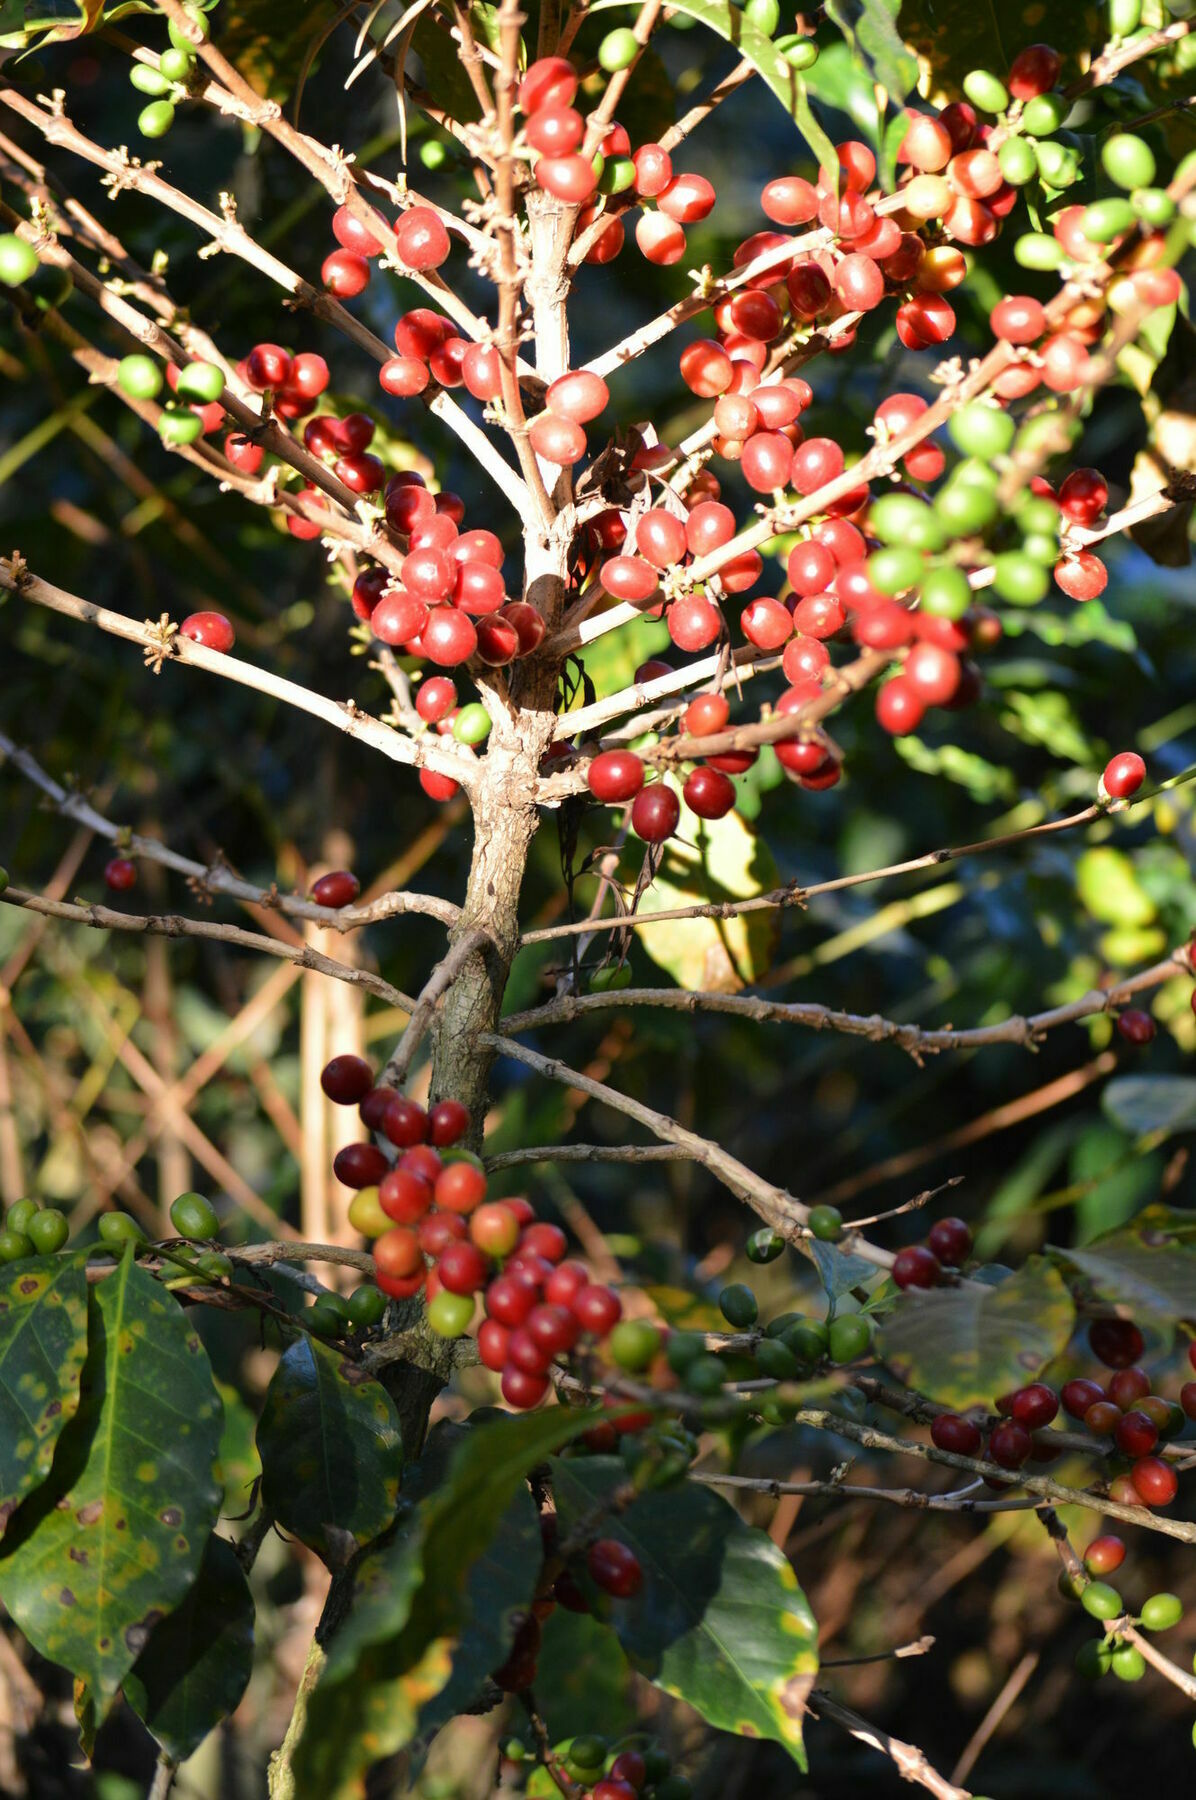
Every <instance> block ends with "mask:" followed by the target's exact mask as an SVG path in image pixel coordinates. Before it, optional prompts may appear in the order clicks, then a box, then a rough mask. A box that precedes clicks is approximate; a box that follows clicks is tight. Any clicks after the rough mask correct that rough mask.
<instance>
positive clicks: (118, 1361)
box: [0, 1254, 220, 1713]
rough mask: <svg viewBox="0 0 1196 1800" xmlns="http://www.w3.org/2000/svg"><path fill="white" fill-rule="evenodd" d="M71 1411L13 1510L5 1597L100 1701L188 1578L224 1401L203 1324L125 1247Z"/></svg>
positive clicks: (92, 1311) (204, 1533)
mask: <svg viewBox="0 0 1196 1800" xmlns="http://www.w3.org/2000/svg"><path fill="white" fill-rule="evenodd" d="M88 1325H89V1331H88V1352H87V1361H86V1363H85V1365H84V1369H83V1378H82V1399H81V1403H80V1406H79V1410H78V1412H77V1413H76V1415H75V1417H74V1418H73V1419H72V1420H71V1422H70V1424H69V1425H67V1426H66V1428H65V1429H64V1430H63V1432H62V1435H61V1437H60V1438H59V1440H58V1448H57V1450H56V1452H55V1455H54V1463H53V1467H52V1468H51V1470H50V1474H49V1476H48V1478H47V1479H46V1481H45V1482H43V1484H42V1486H41V1487H40V1488H38V1489H37V1491H36V1492H35V1493H34V1494H32V1495H31V1496H30V1497H29V1499H28V1500H26V1502H25V1503H24V1505H23V1506H22V1507H20V1509H19V1510H18V1511H17V1513H16V1514H15V1515H14V1517H13V1519H12V1522H11V1524H10V1525H9V1528H8V1532H7V1535H6V1536H5V1539H4V1543H3V1547H2V1550H3V1554H2V1555H0V1596H2V1597H3V1599H4V1603H5V1605H6V1606H7V1607H8V1609H9V1611H10V1612H11V1614H12V1616H13V1618H14V1619H15V1620H16V1623H17V1624H18V1626H19V1627H20V1629H21V1630H22V1631H23V1632H24V1633H25V1636H26V1637H27V1638H28V1639H29V1641H30V1642H31V1643H32V1644H33V1646H34V1648H35V1649H37V1650H39V1651H40V1652H41V1654H42V1655H43V1656H46V1657H49V1658H50V1660H51V1661H53V1662H57V1663H61V1664H62V1665H63V1666H64V1667H65V1668H67V1669H69V1670H70V1671H71V1672H72V1674H74V1675H76V1676H79V1677H80V1678H81V1679H82V1680H84V1681H85V1682H86V1683H87V1685H88V1687H89V1688H90V1689H91V1690H92V1692H93V1694H94V1696H95V1699H96V1701H97V1704H98V1706H99V1708H100V1711H101V1713H102V1712H103V1710H104V1709H105V1708H106V1706H107V1704H108V1703H109V1702H110V1701H111V1699H112V1697H113V1695H114V1694H115V1693H116V1690H117V1688H118V1687H119V1686H120V1684H121V1682H122V1680H123V1679H124V1677H125V1675H126V1674H127V1673H128V1671H129V1669H130V1668H131V1667H132V1665H133V1663H134V1662H135V1661H136V1659H137V1657H138V1656H139V1655H140V1653H141V1651H142V1650H143V1649H144V1647H145V1644H146V1642H147V1640H148V1638H149V1635H150V1632H151V1631H152V1630H153V1628H154V1626H155V1625H156V1624H157V1623H158V1622H159V1620H160V1619H161V1618H162V1617H163V1615H164V1614H166V1613H168V1612H169V1611H170V1610H171V1608H172V1607H174V1606H176V1605H177V1604H178V1602H179V1601H180V1600H181V1599H182V1597H183V1595H184V1594H185V1593H186V1592H187V1590H188V1588H189V1587H190V1586H191V1583H192V1581H193V1580H194V1579H195V1575H196V1571H197V1570H198V1568H199V1565H200V1560H201V1558H202V1556H203V1550H204V1545H205V1544H206V1542H207V1539H208V1534H209V1532H210V1531H211V1529H212V1526H213V1525H214V1524H215V1522H216V1513H217V1506H218V1504H219V1499H220V1488H219V1484H218V1483H217V1481H216V1479H215V1475H214V1473H213V1469H214V1464H215V1460H216V1450H217V1446H218V1444H219V1441H220V1401H219V1398H218V1396H217V1394H216V1390H215V1388H214V1387H213V1385H212V1372H211V1369H210V1367H209V1365H208V1359H207V1356H206V1355H205V1353H204V1348H203V1345H202V1344H201V1343H200V1341H199V1338H198V1336H197V1335H196V1333H195V1332H194V1331H192V1330H191V1328H190V1327H189V1326H188V1324H187V1323H186V1320H185V1318H184V1316H183V1314H182V1312H181V1311H180V1309H179V1307H178V1306H177V1304H176V1303H175V1302H174V1301H173V1300H172V1299H170V1298H169V1297H168V1296H167V1295H166V1294H165V1293H164V1291H163V1289H162V1288H161V1286H160V1285H159V1283H158V1282H156V1281H155V1280H154V1279H153V1277H152V1276H150V1275H147V1274H146V1273H145V1271H144V1270H143V1269H139V1268H138V1267H137V1265H136V1263H135V1262H134V1261H133V1259H132V1256H131V1255H128V1254H127V1255H126V1256H125V1258H124V1259H123V1260H122V1262H121V1263H120V1264H119V1265H118V1267H117V1268H116V1269H115V1270H114V1272H113V1273H112V1274H111V1275H110V1276H108V1277H107V1279H106V1280H104V1281H102V1282H100V1283H99V1284H98V1286H96V1287H93V1288H92V1289H91V1290H90V1292H89V1295H88Z"/></svg>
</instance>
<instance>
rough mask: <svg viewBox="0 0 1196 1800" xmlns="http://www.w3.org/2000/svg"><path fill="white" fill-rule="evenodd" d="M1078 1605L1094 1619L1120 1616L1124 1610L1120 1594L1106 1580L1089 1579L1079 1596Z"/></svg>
mask: <svg viewBox="0 0 1196 1800" xmlns="http://www.w3.org/2000/svg"><path fill="white" fill-rule="evenodd" d="M1080 1605H1081V1606H1082V1607H1083V1608H1084V1611H1085V1612H1086V1613H1089V1614H1090V1615H1091V1617H1092V1618H1094V1619H1116V1618H1120V1616H1121V1614H1122V1613H1123V1612H1124V1611H1125V1607H1124V1605H1123V1604H1122V1599H1121V1595H1120V1594H1119V1593H1118V1592H1117V1589H1116V1588H1114V1587H1110V1586H1109V1584H1108V1582H1107V1581H1090V1582H1089V1583H1088V1586H1087V1587H1086V1588H1085V1589H1084V1592H1083V1594H1082V1595H1081V1596H1080Z"/></svg>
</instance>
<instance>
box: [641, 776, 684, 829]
mask: <svg viewBox="0 0 1196 1800" xmlns="http://www.w3.org/2000/svg"><path fill="white" fill-rule="evenodd" d="M680 818H681V802H680V800H679V799H678V798H677V795H676V794H675V793H674V792H673V789H672V788H671V787H668V786H666V784H665V783H664V782H663V781H657V782H653V784H652V786H651V787H646V788H643V789H642V790H641V791H640V793H638V794H637V795H636V797H635V800H634V801H633V803H632V807H631V829H632V830H633V831H634V832H635V835H636V836H637V837H640V838H643V840H644V842H645V843H648V844H661V843H663V842H664V840H665V839H666V838H670V837H672V835H673V833H674V832H675V831H676V829H677V825H678V822H679V821H680Z"/></svg>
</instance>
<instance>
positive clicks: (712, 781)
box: [683, 768, 1196, 1385]
mask: <svg viewBox="0 0 1196 1800" xmlns="http://www.w3.org/2000/svg"><path fill="white" fill-rule="evenodd" d="M683 793H684V797H685V804H686V806H688V808H689V810H690V812H692V813H696V814H697V816H698V818H699V819H723V818H725V817H726V815H727V814H728V813H729V812H730V810H731V808H732V807H733V806H734V804H735V784H734V782H733V781H731V780H730V779H729V777H728V776H726V775H724V774H722V772H721V771H720V770H718V769H708V768H697V769H694V770H693V771H692V773H691V774H690V775H689V776H688V777H687V779H686V782H685V787H684V789H683ZM1194 1385H1196V1384H1194Z"/></svg>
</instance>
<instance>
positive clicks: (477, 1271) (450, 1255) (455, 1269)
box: [436, 1242, 490, 1294]
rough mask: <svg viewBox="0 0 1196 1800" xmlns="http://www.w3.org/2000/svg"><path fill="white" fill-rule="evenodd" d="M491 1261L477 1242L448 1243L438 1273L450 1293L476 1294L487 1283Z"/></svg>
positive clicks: (437, 1269) (440, 1259) (440, 1260)
mask: <svg viewBox="0 0 1196 1800" xmlns="http://www.w3.org/2000/svg"><path fill="white" fill-rule="evenodd" d="M489 1272H490V1262H489V1259H488V1258H487V1257H485V1256H484V1255H483V1254H482V1252H481V1251H480V1250H479V1249H478V1247H477V1245H476V1244H470V1243H460V1242H458V1243H452V1244H446V1246H445V1248H444V1249H443V1250H442V1252H441V1254H440V1258H439V1261H438V1262H437V1264H436V1273H437V1274H438V1275H439V1277H440V1280H441V1282H442V1284H443V1285H444V1286H445V1287H446V1288H447V1289H448V1291H449V1293H450V1294H476V1293H478V1292H479V1291H480V1290H481V1289H482V1288H483V1287H485V1285H486V1277H487V1275H488V1274H489Z"/></svg>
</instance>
